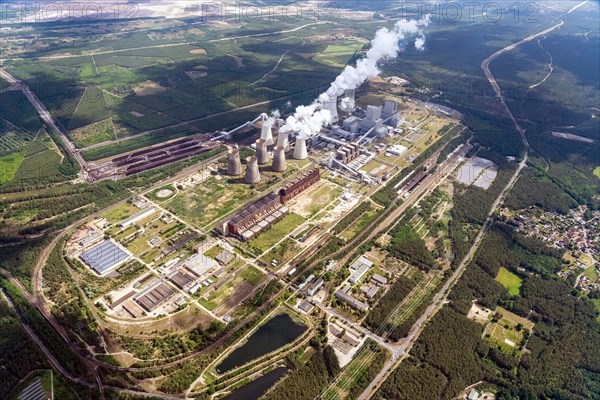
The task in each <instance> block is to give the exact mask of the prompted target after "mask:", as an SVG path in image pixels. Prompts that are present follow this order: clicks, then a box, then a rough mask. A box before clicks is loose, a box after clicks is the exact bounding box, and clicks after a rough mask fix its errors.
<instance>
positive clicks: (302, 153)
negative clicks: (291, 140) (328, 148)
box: [294, 136, 308, 160]
mask: <svg viewBox="0 0 600 400" xmlns="http://www.w3.org/2000/svg"><path fill="white" fill-rule="evenodd" d="M294 158H295V159H296V160H305V159H307V158H308V151H307V150H306V139H302V138H301V137H300V136H297V137H296V148H295V149H294Z"/></svg>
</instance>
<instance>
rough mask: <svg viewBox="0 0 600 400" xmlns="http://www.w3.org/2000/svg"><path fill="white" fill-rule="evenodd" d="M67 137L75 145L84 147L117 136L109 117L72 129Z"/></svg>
mask: <svg viewBox="0 0 600 400" xmlns="http://www.w3.org/2000/svg"><path fill="white" fill-rule="evenodd" d="M68 135H69V138H70V139H71V140H72V141H73V142H74V143H75V145H77V147H79V148H81V147H86V146H91V145H93V144H97V143H102V142H106V141H108V140H113V139H115V138H116V136H117V132H116V130H115V128H114V126H113V124H112V121H111V120H110V118H107V119H104V120H102V121H98V122H95V123H91V124H89V125H85V126H82V127H80V128H77V129H74V130H72V131H70V132H69V133H68Z"/></svg>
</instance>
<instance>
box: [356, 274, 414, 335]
mask: <svg viewBox="0 0 600 400" xmlns="http://www.w3.org/2000/svg"><path fill="white" fill-rule="evenodd" d="M415 286H416V281H415V280H414V279H410V278H407V277H406V276H404V275H401V276H399V277H398V279H396V282H394V284H393V285H392V287H391V288H390V290H388V291H387V293H386V294H385V295H384V296H383V297H382V298H381V299H380V300H379V302H378V303H377V304H376V305H375V306H374V307H373V308H372V309H371V311H370V312H369V314H368V315H367V318H365V320H364V322H363V324H364V325H365V326H367V327H368V328H369V329H370V330H371V331H377V330H378V329H380V328H381V327H382V326H384V325H386V319H387V318H388V317H389V316H390V314H391V313H392V311H394V309H395V308H396V307H397V306H398V305H399V304H400V303H401V302H402V300H404V299H405V298H406V296H407V295H408V294H409V293H410V291H411V290H412V289H413V288H414V287H415Z"/></svg>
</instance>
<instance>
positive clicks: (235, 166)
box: [227, 147, 242, 176]
mask: <svg viewBox="0 0 600 400" xmlns="http://www.w3.org/2000/svg"><path fill="white" fill-rule="evenodd" d="M227 174H228V175H231V176H238V175H241V174H242V162H241V161H240V149H238V148H236V147H231V148H229V151H228V152H227Z"/></svg>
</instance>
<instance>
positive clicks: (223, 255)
mask: <svg viewBox="0 0 600 400" xmlns="http://www.w3.org/2000/svg"><path fill="white" fill-rule="evenodd" d="M234 258H235V255H233V254H231V253H230V252H228V251H227V250H223V251H222V252H220V253H219V254H217V256H216V257H215V260H217V262H218V263H219V264H221V265H227V264H229V263H230V262H231V261H232V260H233V259H234Z"/></svg>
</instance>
